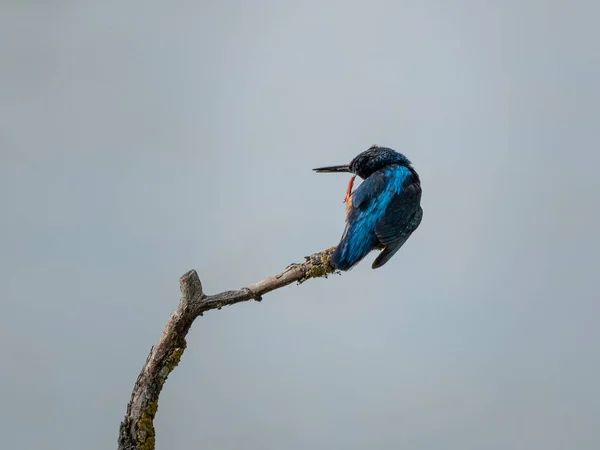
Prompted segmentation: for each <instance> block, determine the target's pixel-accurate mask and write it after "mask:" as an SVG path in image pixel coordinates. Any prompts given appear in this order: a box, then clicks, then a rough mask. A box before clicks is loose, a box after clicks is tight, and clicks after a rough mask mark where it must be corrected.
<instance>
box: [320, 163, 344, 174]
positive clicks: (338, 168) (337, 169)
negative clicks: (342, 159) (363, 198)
mask: <svg viewBox="0 0 600 450" xmlns="http://www.w3.org/2000/svg"><path fill="white" fill-rule="evenodd" d="M313 170H314V171H315V172H318V173H337V172H340V173H341V172H352V171H351V170H350V166H349V165H348V164H346V165H344V166H329V167H319V168H317V169H313Z"/></svg>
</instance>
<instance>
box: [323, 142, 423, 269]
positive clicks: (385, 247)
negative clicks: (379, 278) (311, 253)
mask: <svg viewBox="0 0 600 450" xmlns="http://www.w3.org/2000/svg"><path fill="white" fill-rule="evenodd" d="M313 170H314V171H316V172H319V173H339V172H348V173H352V177H351V178H350V182H349V183H348V188H347V189H346V197H345V199H344V202H345V203H346V227H345V229H344V233H343V235H342V238H341V240H340V243H339V244H338V246H337V247H336V248H335V250H334V251H333V254H332V256H331V262H332V263H333V265H334V267H335V268H336V269H338V270H343V271H346V270H350V269H351V268H352V267H354V266H355V265H356V264H358V263H359V262H360V261H361V260H362V259H363V258H364V257H365V256H367V254H369V253H370V252H371V251H372V250H381V253H379V255H377V258H375V260H374V261H373V264H372V266H371V267H372V268H373V269H377V268H379V267H381V266H383V265H384V264H385V263H386V262H388V261H389V260H390V258H391V257H392V256H394V254H395V253H396V252H397V251H398V250H399V249H400V247H402V245H403V244H404V243H405V242H406V241H407V239H408V238H409V237H410V235H411V234H412V233H413V232H414V231H415V230H416V229H417V227H418V226H419V224H420V223H421V219H422V218H423V209H422V208H421V180H420V179H419V175H418V174H417V172H416V170H415V169H414V167H413V166H412V163H411V162H410V161H409V160H408V158H407V157H406V156H404V155H403V154H402V153H398V152H396V151H394V150H392V149H391V148H387V147H379V146H377V145H373V146H371V147H370V148H369V149H367V150H365V151H364V152H362V153H360V154H359V155H358V156H356V157H355V158H354V159H353V160H352V161H350V164H346V165H341V166H328V167H319V168H317V169H313ZM356 176H358V177H360V178H361V179H363V180H364V181H363V182H362V183H361V184H360V186H358V188H356V189H355V190H354V192H353V191H352V187H353V185H354V179H355V178H356Z"/></svg>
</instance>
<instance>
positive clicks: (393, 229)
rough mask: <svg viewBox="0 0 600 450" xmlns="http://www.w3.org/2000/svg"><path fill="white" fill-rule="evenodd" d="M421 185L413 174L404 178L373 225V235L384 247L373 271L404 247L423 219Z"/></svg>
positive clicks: (374, 262) (374, 263)
mask: <svg viewBox="0 0 600 450" xmlns="http://www.w3.org/2000/svg"><path fill="white" fill-rule="evenodd" d="M420 201H421V185H420V183H419V180H418V178H417V177H416V176H415V175H414V174H412V173H411V174H410V175H408V176H407V177H405V178H404V180H403V182H402V187H401V189H400V190H399V192H396V194H395V195H393V196H392V198H391V200H390V202H389V204H388V206H387V208H386V211H385V214H384V215H383V217H382V218H381V219H380V220H379V221H378V222H377V224H376V225H375V234H376V236H377V238H378V240H379V242H381V244H382V245H383V246H384V249H383V251H382V252H381V253H380V254H379V255H378V256H377V258H375V261H373V265H372V267H373V269H376V268H378V267H381V266H383V265H384V264H385V263H386V262H388V261H389V260H390V258H391V257H392V256H394V254H395V253H396V252H397V251H398V250H399V249H400V247H402V245H404V243H405V242H406V241H407V239H408V238H409V237H410V235H411V234H412V233H413V231H415V230H416V229H417V227H418V226H419V224H420V223H421V220H422V218H423V209H422V208H421V206H420Z"/></svg>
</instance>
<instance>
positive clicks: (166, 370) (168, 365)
mask: <svg viewBox="0 0 600 450" xmlns="http://www.w3.org/2000/svg"><path fill="white" fill-rule="evenodd" d="M184 350H185V344H184V345H183V346H182V347H177V348H176V349H175V350H173V353H171V354H170V355H169V356H168V357H167V360H166V361H165V365H164V366H163V368H162V369H160V372H159V373H158V382H159V383H160V385H161V386H162V385H163V384H165V381H167V378H168V376H169V374H170V373H171V372H172V371H173V369H175V367H177V364H179V361H180V360H181V355H183V351H184Z"/></svg>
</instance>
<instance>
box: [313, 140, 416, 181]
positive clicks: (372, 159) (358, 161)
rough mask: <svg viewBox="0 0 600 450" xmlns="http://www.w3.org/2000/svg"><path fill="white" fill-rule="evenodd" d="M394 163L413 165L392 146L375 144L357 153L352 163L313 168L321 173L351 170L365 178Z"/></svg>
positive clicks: (350, 171)
mask: <svg viewBox="0 0 600 450" xmlns="http://www.w3.org/2000/svg"><path fill="white" fill-rule="evenodd" d="M392 164H397V165H400V166H407V167H411V162H410V161H409V160H408V158H407V157H406V156H404V155H403V154H402V153H398V152H396V151H394V150H392V149H391V148H387V147H378V146H377V145H373V146H371V147H370V148H369V149H368V150H365V151H364V152H362V153H360V154H359V155H357V156H356V157H355V158H354V159H353V160H352V161H350V164H346V165H342V166H328V167H319V168H317V169H313V170H314V171H315V172H319V173H334V172H349V173H353V174H354V175H358V176H359V177H361V178H362V179H363V180H364V179H365V178H367V177H369V176H370V175H371V174H373V173H375V172H377V171H378V170H380V169H383V168H384V167H386V166H389V165H392Z"/></svg>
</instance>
